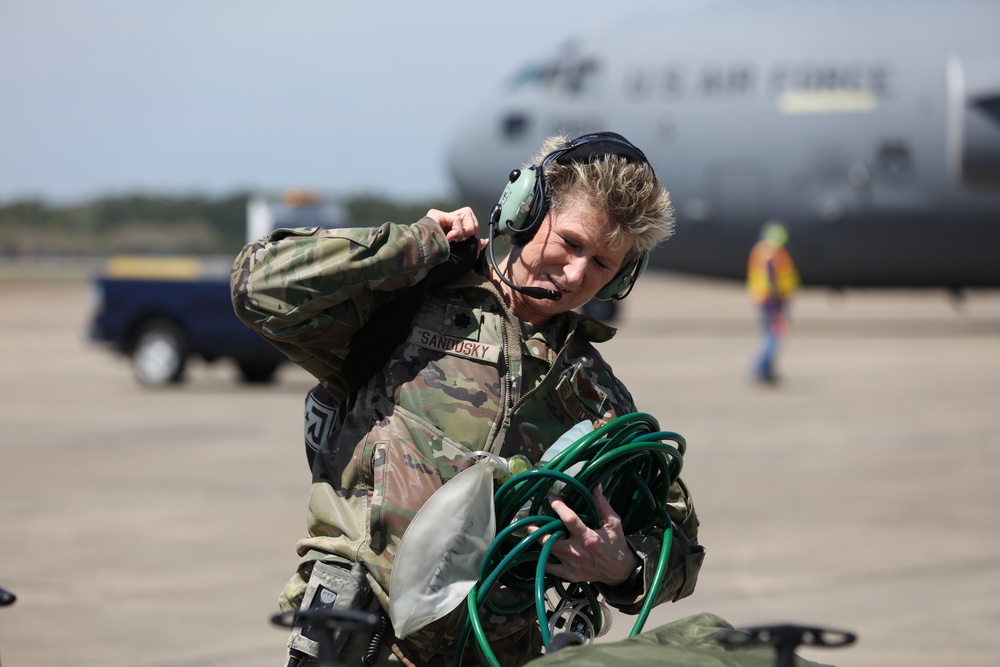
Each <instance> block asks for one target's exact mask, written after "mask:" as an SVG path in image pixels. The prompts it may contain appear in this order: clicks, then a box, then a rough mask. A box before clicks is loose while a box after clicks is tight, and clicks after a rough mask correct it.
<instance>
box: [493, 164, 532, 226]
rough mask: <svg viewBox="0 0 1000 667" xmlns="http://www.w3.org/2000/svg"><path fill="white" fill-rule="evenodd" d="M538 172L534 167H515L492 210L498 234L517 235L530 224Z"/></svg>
mask: <svg viewBox="0 0 1000 667" xmlns="http://www.w3.org/2000/svg"><path fill="white" fill-rule="evenodd" d="M536 184H537V179H536V174H535V170H534V169H533V168H532V169H515V170H514V171H512V172H510V177H509V180H508V182H507V185H506V186H505V187H504V189H503V192H502V193H501V194H500V199H499V201H497V203H496V204H495V205H494V206H493V210H492V211H490V218H491V219H490V222H491V224H494V225H495V226H496V227H495V229H496V231H495V233H496V234H499V235H501V236H515V237H516V235H518V234H519V233H521V232H524V231H526V229H527V225H529V224H530V222H531V221H530V220H529V216H528V214H529V212H530V211H531V209H532V208H533V206H532V204H533V203H534V199H535V196H536V193H535V190H536V187H535V186H536Z"/></svg>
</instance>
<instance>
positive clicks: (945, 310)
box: [0, 273, 1000, 667]
mask: <svg viewBox="0 0 1000 667" xmlns="http://www.w3.org/2000/svg"><path fill="white" fill-rule="evenodd" d="M87 290H88V286H87V284H86V281H80V280H55V281H53V280H47V281H26V280H11V279H9V278H8V279H3V280H0V303H2V304H3V307H4V312H3V314H2V315H0V322H2V324H0V369H2V370H0V392H2V393H0V395H2V400H0V424H2V433H0V587H3V588H7V589H9V590H11V591H13V592H14V593H15V594H17V596H18V600H17V602H16V603H15V604H14V605H13V606H10V607H5V608H0V660H2V662H3V664H4V665H6V666H7V667H35V666H37V667H56V666H60V665H74V666H77V667H88V666H91V665H94V666H96V665H100V666H101V667H119V666H122V667H123V666H125V665H141V666H147V667H180V666H200V667H202V666H203V667H231V666H232V667H234V666H236V665H240V666H241V667H275V666H276V665H278V664H279V663H280V660H281V657H282V655H283V653H284V641H285V636H286V631H284V630H280V629H277V628H275V627H273V626H272V625H271V624H270V622H269V619H270V616H271V614H272V613H273V612H274V611H275V609H276V603H275V601H276V598H277V595H278V592H279V590H280V588H281V586H282V585H283V583H284V582H285V580H286V579H287V578H288V576H289V575H290V574H291V572H292V571H293V569H294V567H295V563H296V556H295V553H294V544H295V542H296V540H297V539H298V538H299V537H301V536H302V533H303V530H304V515H305V503H306V497H307V494H308V490H309V476H308V472H307V470H306V464H305V459H304V455H303V450H302V421H301V410H302V399H303V395H304V394H305V392H306V390H307V389H308V388H309V387H310V386H311V384H312V383H311V381H310V379H309V378H308V377H307V376H306V375H305V374H304V373H303V372H301V371H299V370H298V369H296V368H294V367H291V366H289V367H286V368H285V369H284V370H283V371H282V372H281V373H280V376H279V379H278V382H277V383H276V384H275V385H273V386H269V387H259V386H245V385H241V384H239V383H237V382H236V380H235V378H236V372H235V369H234V368H232V367H231V366H229V365H227V364H222V363H220V364H214V365H211V366H209V365H205V364H193V365H192V367H191V368H190V370H189V380H188V382H187V383H185V384H184V385H181V386H178V387H176V388H170V389H167V390H162V391H151V390H147V389H143V388H141V387H140V386H138V385H137V383H136V382H135V381H134V380H133V379H132V376H131V371H130V368H129V366H128V363H127V362H126V360H124V359H121V358H118V357H115V356H113V355H111V354H110V353H109V352H107V351H106V350H104V349H101V348H98V347H95V346H93V345H92V344H90V343H89V342H88V341H87V340H86V336H85V334H86V328H87V320H88V317H89V314H90V312H89V308H90V305H89V303H88V300H87ZM792 314H793V330H792V335H791V338H790V340H789V341H788V344H787V346H786V347H785V349H784V350H783V352H782V355H781V360H780V368H781V372H782V374H783V378H784V379H783V381H782V382H781V383H780V384H779V385H778V386H776V387H770V388H768V387H760V386H756V385H754V384H752V383H750V382H749V381H748V380H747V369H748V366H749V363H750V359H751V357H752V355H753V352H754V349H755V347H756V345H757V326H756V321H755V313H754V311H753V310H752V309H751V307H750V306H749V304H748V303H747V301H746V299H745V296H744V294H743V291H742V287H741V286H740V285H738V284H734V283H718V282H713V281H707V280H699V279H693V278H685V277H680V276H676V275H670V274H662V273H659V274H656V273H653V274H650V275H647V276H645V277H644V278H643V280H642V281H640V282H639V285H638V287H637V288H636V290H635V292H634V293H633V295H632V296H631V297H630V298H629V300H628V301H625V302H624V303H623V304H622V309H621V315H622V317H621V320H620V324H621V327H622V329H621V332H620V334H619V336H618V337H617V338H615V340H613V341H611V342H610V343H608V344H606V345H604V346H602V352H603V353H604V355H605V356H606V357H607V358H608V359H609V360H610V361H611V363H612V364H613V366H614V367H615V369H616V371H617V372H618V374H619V375H620V377H622V378H623V380H624V381H625V382H626V384H627V385H628V386H629V387H630V389H631V390H632V392H633V394H634V395H635V397H636V400H637V402H638V404H639V406H640V409H642V410H644V411H646V412H649V413H651V414H653V415H654V416H655V417H656V418H657V419H658V420H659V421H660V424H661V426H662V427H663V428H665V429H668V430H674V431H677V432H679V433H681V434H682V435H683V436H684V437H685V438H686V439H687V442H688V451H687V456H686V457H685V467H684V473H683V477H684V478H685V480H686V481H687V482H688V484H689V485H690V487H691V488H692V490H693V493H694V495H695V500H696V504H697V507H698V511H699V514H700V516H701V519H702V522H703V526H702V532H701V541H702V542H703V543H704V544H705V545H706V547H707V549H708V557H707V560H706V562H705V567H704V569H703V570H702V573H701V578H700V582H699V585H698V589H697V590H696V591H695V594H694V595H693V596H692V597H690V598H688V599H685V600H683V601H681V602H679V603H677V604H672V605H664V606H661V607H659V608H657V609H656V610H655V611H654V613H653V614H652V615H651V617H650V618H649V620H648V622H647V624H646V627H647V629H648V628H653V627H656V626H659V625H661V624H663V623H666V622H669V621H671V620H674V619H677V618H680V617H683V616H688V615H691V614H695V613H698V612H702V611H709V612H713V613H715V614H718V615H719V616H722V617H723V618H725V619H726V620H728V621H729V622H730V623H732V624H733V625H735V626H737V627H739V626H750V625H760V624H764V623H771V622H790V623H800V624H805V625H820V626H827V627H831V628H836V629H843V630H849V631H852V632H855V633H857V634H858V636H859V641H858V643H857V644H856V645H854V646H852V647H849V648H845V649H842V650H836V651H834V650H821V649H813V650H806V651H802V652H801V654H802V655H803V656H806V657H809V658H811V659H813V660H817V661H820V662H824V663H828V664H835V665H843V666H853V667H876V666H877V667H889V666H902V665H907V666H913V665H963V666H967V667H971V666H983V667H985V666H986V665H995V664H997V662H998V660H1000V632H998V631H997V624H998V623H1000V511H998V510H1000V483H998V482H997V480H996V477H997V474H998V473H997V471H998V470H1000V294H998V293H997V292H971V293H970V294H969V295H968V297H967V298H966V300H965V302H964V303H962V304H961V305H959V306H958V307H956V306H955V305H954V304H953V303H952V302H951V301H949V299H948V298H947V296H946V295H945V294H944V293H943V292H935V291H931V292H918V291H913V292H911V291H904V292H884V291H877V292H848V293H846V295H836V294H832V293H830V292H827V291H822V290H806V291H804V292H803V293H802V294H801V296H800V298H799V299H798V300H797V301H796V303H795V305H794V308H793V311H792ZM630 621H631V619H630V618H628V617H625V616H621V615H616V617H615V626H614V627H613V629H612V631H611V634H610V635H609V637H608V638H607V639H615V638H620V637H623V636H625V635H626V634H627V632H628V629H629V627H630V625H631V623H630ZM607 639H606V640H607ZM664 657H665V659H666V658H667V657H668V656H667V655H666V654H665V656H664ZM665 664H669V663H668V661H666V662H665Z"/></svg>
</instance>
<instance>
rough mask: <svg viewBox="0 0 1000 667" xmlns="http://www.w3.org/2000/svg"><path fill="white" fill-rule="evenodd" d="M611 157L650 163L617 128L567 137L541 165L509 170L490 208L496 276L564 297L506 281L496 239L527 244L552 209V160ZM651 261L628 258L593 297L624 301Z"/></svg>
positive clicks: (540, 294) (531, 292)
mask: <svg viewBox="0 0 1000 667" xmlns="http://www.w3.org/2000/svg"><path fill="white" fill-rule="evenodd" d="M608 155H615V156H617V157H620V158H623V159H624V160H626V161H627V162H635V163H639V164H646V165H649V160H647V159H646V156H645V154H644V153H643V152H642V151H641V150H639V149H638V148H636V147H635V146H634V145H632V143H631V142H629V140H628V139H626V138H625V137H623V136H621V135H620V134H617V133H615V132H594V133H592V134H585V135H582V136H580V137H577V138H576V139H572V140H570V141H567V142H566V143H565V144H563V145H562V146H560V147H559V148H557V149H556V150H554V151H552V152H551V153H549V154H548V155H546V156H545V159H544V160H542V164H541V165H540V166H539V165H531V166H530V167H528V168H527V169H523V170H522V169H515V170H513V171H512V172H510V176H509V177H508V179H507V180H508V182H507V185H506V186H505V187H504V189H503V192H502V193H501V194H500V199H499V200H498V201H497V203H496V204H494V205H493V208H492V209H491V210H490V236H489V249H488V250H489V254H488V256H489V260H490V263H491V264H492V265H493V269H494V270H495V271H496V272H497V275H498V276H500V279H501V280H502V281H503V282H504V283H506V284H507V285H508V286H509V287H510V288H511V289H514V290H516V291H518V292H521V293H522V294H526V295H527V296H530V297H533V298H536V299H551V300H553V301H558V300H559V299H560V298H561V297H562V294H560V293H559V292H556V291H554V290H547V289H543V288H541V287H523V286H520V285H514V284H513V283H511V282H510V281H509V280H507V278H506V277H505V276H504V275H503V273H501V272H500V271H499V270H498V269H497V266H496V259H495V258H494V256H493V239H494V238H495V237H497V236H501V235H502V236H509V237H511V243H513V244H514V245H524V244H525V243H527V242H528V241H530V240H531V238H532V237H533V236H534V235H535V232H536V231H537V230H538V226H539V224H540V223H541V221H542V219H543V218H544V217H545V214H546V213H547V212H548V210H549V204H550V197H549V193H548V192H546V190H545V170H546V168H548V166H549V165H551V164H552V163H553V162H558V163H559V164H568V163H571V162H593V161H594V160H597V159H600V158H602V157H605V156H608ZM650 169H652V166H650ZM647 264H649V254H648V253H643V254H642V256H640V257H639V258H638V259H635V260H633V261H631V262H626V263H625V266H623V267H622V268H621V270H620V271H618V273H617V274H616V275H615V277H614V278H612V279H611V281H610V282H609V283H608V284H607V285H605V286H604V287H602V288H601V289H600V290H599V291H598V292H597V294H595V295H594V298H596V299H599V300H601V301H610V300H612V299H614V300H615V301H620V300H621V299H624V298H625V297H626V296H628V295H629V292H631V291H632V288H633V287H634V286H635V283H636V281H637V280H638V279H639V276H640V275H642V272H643V271H645V270H646V265H647Z"/></svg>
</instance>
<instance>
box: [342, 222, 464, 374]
mask: <svg viewBox="0 0 1000 667" xmlns="http://www.w3.org/2000/svg"><path fill="white" fill-rule="evenodd" d="M449 248H450V252H449V255H448V259H447V261H445V262H444V263H442V264H438V265H437V266H435V267H434V268H433V269H431V270H430V272H429V273H428V274H427V276H426V277H425V278H424V279H423V280H421V281H420V282H419V283H417V284H416V285H414V286H412V287H410V288H408V289H405V290H400V291H399V292H397V293H396V296H395V298H393V300H392V301H389V302H387V303H385V304H383V305H382V306H381V307H380V308H379V309H378V310H376V311H375V312H374V313H373V314H372V316H371V318H370V319H369V320H368V321H367V322H366V323H365V324H364V326H362V327H361V328H360V329H358V330H357V331H356V332H355V333H354V337H353V338H351V347H350V349H349V350H348V352H347V358H345V359H344V365H343V368H342V370H343V373H344V378H345V380H346V381H347V388H348V390H349V391H350V392H351V393H354V392H356V391H357V390H358V389H360V388H361V387H363V386H364V385H365V384H366V383H367V382H368V380H370V379H371V377H372V376H373V375H375V373H376V372H378V370H379V369H380V368H382V367H383V366H385V364H386V362H387V361H389V356H390V355H391V354H392V351H393V350H395V349H396V346H397V345H399V344H400V343H402V342H403V341H404V340H406V337H407V335H409V333H410V327H411V326H412V324H413V318H415V317H416V316H417V311H418V310H419V309H420V305H421V303H423V300H424V297H425V296H427V293H428V292H430V291H431V290H435V289H437V288H439V287H443V286H444V285H448V284H449V283H452V282H454V281H455V280H457V279H458V278H460V277H461V276H463V275H465V274H466V273H467V272H468V271H469V269H471V268H472V267H473V266H474V265H475V263H476V259H477V257H478V256H479V239H478V238H477V237H475V236H473V237H471V238H468V239H465V240H463V241H456V242H454V243H451V244H449Z"/></svg>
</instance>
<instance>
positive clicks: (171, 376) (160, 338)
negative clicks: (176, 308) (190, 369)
mask: <svg viewBox="0 0 1000 667" xmlns="http://www.w3.org/2000/svg"><path fill="white" fill-rule="evenodd" d="M186 364H187V346H186V344H185V342H184V334H183V333H181V330H180V329H179V328H177V326H176V325H175V324H173V323H172V322H168V321H166V320H157V321H155V322H150V323H149V324H146V325H145V326H143V327H142V329H141V330H140V331H139V334H138V335H137V336H136V338H135V346H134V347H133V349H132V369H133V371H134V372H135V376H136V378H138V380H139V382H141V383H142V384H144V385H146V386H147V387H165V386H167V385H169V384H176V383H177V382H180V381H181V378H182V377H183V376H184V366H185V365H186Z"/></svg>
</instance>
